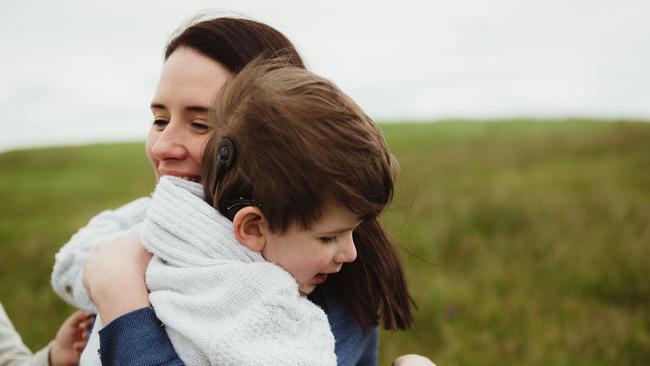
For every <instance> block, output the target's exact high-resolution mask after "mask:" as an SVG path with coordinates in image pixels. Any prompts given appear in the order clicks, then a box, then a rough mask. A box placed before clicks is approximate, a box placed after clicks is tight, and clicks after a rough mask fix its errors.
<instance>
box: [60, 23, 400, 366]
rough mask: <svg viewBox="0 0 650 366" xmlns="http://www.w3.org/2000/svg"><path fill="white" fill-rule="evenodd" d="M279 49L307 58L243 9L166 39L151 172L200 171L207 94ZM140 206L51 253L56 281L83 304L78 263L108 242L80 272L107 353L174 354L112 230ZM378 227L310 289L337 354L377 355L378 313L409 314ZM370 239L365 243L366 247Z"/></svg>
mask: <svg viewBox="0 0 650 366" xmlns="http://www.w3.org/2000/svg"><path fill="white" fill-rule="evenodd" d="M279 53H281V54H283V55H284V56H287V57H289V58H290V59H291V60H292V63H293V64H294V65H296V66H298V67H304V65H303V63H302V60H301V58H300V56H299V55H298V54H297V53H296V51H295V49H294V47H293V45H292V44H291V43H290V42H289V41H288V40H287V39H286V37H284V36H283V35H282V34H281V33H279V32H278V31H276V30H274V29H273V28H271V27H269V26H267V25H264V24H261V23H257V22H254V21H250V20H243V19H231V18H219V19H212V20H207V21H203V22H200V23H197V24H194V25H192V26H190V27H188V28H187V29H185V30H184V31H183V32H182V33H180V34H179V35H178V36H176V37H175V38H174V39H172V41H171V42H170V43H169V45H168V46H167V49H166V52H165V64H164V67H163V71H162V75H161V78H160V81H159V84H158V87H157V89H156V92H155V95H154V98H153V102H152V105H151V110H152V113H153V115H154V123H153V126H152V128H151V131H150V133H149V137H148V139H147V156H148V158H149V159H150V161H151V162H152V165H153V167H154V172H155V174H156V178H157V179H158V178H159V177H160V176H162V175H174V176H180V177H184V178H186V179H190V180H197V179H198V177H199V175H200V171H201V162H202V155H203V149H204V147H205V143H206V141H207V138H208V136H209V135H210V130H211V126H210V125H208V123H207V122H206V121H207V114H208V106H209V105H210V101H211V99H212V98H213V97H214V96H215V95H216V93H217V92H218V90H219V89H220V88H221V86H223V84H224V82H225V81H226V80H227V79H228V78H229V77H230V76H231V75H233V74H235V73H237V72H238V71H240V70H241V69H242V68H243V67H244V66H245V65H246V64H247V63H248V62H250V61H251V60H252V59H254V58H255V57H257V56H260V55H269V56H271V55H277V54H279ZM146 207H147V202H146V199H145V200H142V199H141V200H140V201H135V202H133V203H131V204H129V205H126V206H125V207H123V208H120V209H118V210H116V211H114V212H105V213H103V214H101V215H100V216H98V217H96V218H95V219H93V220H92V221H91V222H90V224H89V225H88V226H87V227H86V228H84V229H82V230H81V231H80V232H79V233H78V234H77V235H75V236H74V237H73V238H72V240H71V241H70V243H68V244H66V246H65V247H64V248H63V249H62V250H61V251H60V252H59V254H57V261H56V262H57V263H56V264H55V270H54V273H53V284H54V287H55V290H56V291H57V292H58V293H59V294H60V295H61V296H62V297H64V298H65V299H66V300H68V301H69V302H72V303H73V304H76V305H78V304H80V303H81V304H85V302H84V298H85V297H86V296H85V293H84V292H83V290H81V291H80V290H79V287H80V283H81V274H82V271H81V270H80V267H81V266H82V265H83V263H84V262H85V260H86V258H87V256H88V254H89V253H90V252H91V251H92V250H93V248H94V247H95V246H96V244H97V243H98V242H101V241H109V242H110V243H109V244H107V245H102V246H100V247H99V248H98V249H97V250H96V253H95V254H94V255H93V257H91V259H90V260H89V262H88V265H87V266H86V270H85V274H84V276H85V284H86V286H87V289H88V292H89V295H90V297H92V299H93V302H94V303H95V304H96V305H97V310H98V311H99V314H100V316H101V318H102V321H103V323H104V324H109V323H110V324H109V326H107V327H106V328H104V330H102V332H101V333H100V337H101V348H100V349H101V354H102V360H103V362H104V363H112V362H118V363H128V364H144V363H152V361H153V362H155V363H164V362H170V363H177V362H180V361H179V360H178V357H177V355H176V354H175V352H174V351H173V348H172V347H171V344H170V343H169V339H168V338H167V336H166V334H165V332H164V331H161V329H162V328H161V327H159V326H158V324H159V322H158V321H157V319H156V318H155V314H154V313H153V310H152V309H150V308H149V307H148V304H149V302H148V297H147V291H146V287H145V285H144V271H145V269H146V263H147V259H148V254H147V253H146V252H145V251H144V250H143V249H141V247H140V246H139V244H138V243H137V240H136V239H134V238H133V237H128V236H127V237H123V238H118V239H116V237H117V236H119V235H125V234H128V233H132V232H133V230H134V227H135V226H136V225H137V224H138V223H139V222H141V220H142V218H143V215H144V212H145V211H146ZM378 228H379V226H378V223H377V222H376V221H370V222H368V223H365V224H364V225H362V227H360V228H359V229H358V230H357V231H356V232H355V242H356V243H357V250H358V252H359V255H358V256H359V259H358V260H357V261H356V262H354V263H353V264H350V265H348V266H344V270H343V271H341V273H340V274H339V275H338V276H336V277H334V278H332V281H328V282H330V283H327V286H326V287H324V288H320V289H318V291H315V293H314V295H313V296H312V297H311V299H312V301H314V302H316V303H317V304H319V305H321V306H322V307H323V308H324V310H325V311H326V313H327V315H328V320H329V322H330V325H331V327H332V333H333V334H334V337H335V339H336V354H337V359H338V361H339V364H376V362H377V342H378V340H377V338H378V337H377V329H376V326H377V325H378V323H379V318H380V317H381V318H382V323H383V325H384V327H386V328H388V329H394V330H396V329H405V328H408V327H409V326H410V324H411V322H412V317H411V314H410V308H411V305H412V300H411V298H410V296H409V294H408V291H407V289H406V286H405V283H404V280H403V275H402V271H401V267H400V264H399V261H398V259H397V256H396V254H395V252H394V250H393V248H392V247H390V246H387V244H386V243H388V241H381V240H380V241H373V242H372V243H370V242H368V240H365V238H366V237H372V236H371V235H369V233H375V232H377V231H378V230H379V229H378ZM370 245H372V246H373V250H372V251H370V250H364V248H367V247H368V246H370ZM79 253H82V254H81V255H80V254H79ZM373 253H379V254H381V255H379V254H373ZM125 256H126V257H125ZM385 258H388V259H385ZM359 273H361V274H363V275H364V276H365V277H366V278H367V279H368V280H367V281H365V283H360V282H359V281H350V280H349V279H350V278H357V277H359V276H358V275H357V274H359ZM89 304H90V303H89ZM78 306H79V305H78ZM90 306H92V304H90ZM150 342H153V343H150ZM152 345H153V346H152ZM152 347H153V348H152ZM127 351H128V352H127ZM125 357H126V358H125ZM152 358H155V360H152Z"/></svg>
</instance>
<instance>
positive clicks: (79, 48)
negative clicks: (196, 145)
mask: <svg viewBox="0 0 650 366" xmlns="http://www.w3.org/2000/svg"><path fill="white" fill-rule="evenodd" d="M206 11H210V12H215V11H216V12H217V14H230V15H232V14H233V13H234V14H241V15H245V16H247V17H250V18H252V19H255V20H260V21H263V22H266V23H269V24H270V25H272V26H274V27H276V28H277V29H279V30H280V31H282V32H283V33H285V34H286V35H287V36H288V37H289V38H290V39H291V40H292V41H293V42H294V43H295V44H296V46H297V47H298V50H299V51H300V52H301V53H302V54H303V55H304V58H305V60H306V62H307V65H308V67H310V68H311V69H312V70H313V71H315V72H317V73H319V74H321V75H324V76H326V77H328V78H330V79H332V80H333V81H334V82H336V83H337V84H338V85H339V86H340V87H341V88H342V89H343V90H344V91H346V92H347V93H348V94H350V95H351V96H352V97H353V98H355V99H356V100H357V102H358V103H359V104H360V105H361V106H362V107H363V108H364V109H365V110H366V112H367V113H368V114H369V115H371V116H372V117H374V118H375V119H377V120H379V121H399V120H433V119H440V118H450V117H460V118H501V117H516V116H530V117H540V118H546V117H563V116H588V117H602V118H618V117H623V118H643V119H650V21H648V19H650V1H645V0H638V1H635V0H618V1H616V0H545V1H529V0H489V1H488V0H454V1H414V0H401V1H377V0H375V1H352V0H347V1H344V0H329V1H280V0H276V1H261V0H236V1H230V0H228V1H182V2H181V1H160V0H158V1H110V2H109V1H102V2H99V1H72V0H62V1H45V0H42V1H33V0H21V1H17V0H14V1H7V2H4V3H3V6H2V11H1V12H0V112H1V113H2V118H0V150H3V149H8V148H12V147H18V146H34V145H51V144H61V143H86V142H93V141H100V140H111V141H114V140H125V139H127V140H134V139H143V138H144V136H145V134H146V131H147V130H148V127H149V125H150V122H151V115H150V112H149V108H148V105H149V102H150V99H151V96H152V93H153V90H154V88H155V85H156V82H157V78H158V74H159V73H160V70H161V66H162V50H163V47H164V46H165V44H166V42H167V41H168V40H169V37H170V35H171V34H172V33H173V32H174V30H176V29H177V28H178V27H179V26H181V25H182V24H184V23H186V22H187V21H189V20H190V19H191V18H192V17H193V16H195V15H197V14H200V13H202V12H206Z"/></svg>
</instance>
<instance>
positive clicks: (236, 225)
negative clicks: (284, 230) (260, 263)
mask: <svg viewBox="0 0 650 366" xmlns="http://www.w3.org/2000/svg"><path fill="white" fill-rule="evenodd" d="M232 223H233V230H234V232H235V238H237V240H238V241H239V242H240V243H242V244H244V245H245V246H246V247H247V248H248V249H250V250H252V251H254V252H261V251H262V249H264V245H265V244H266V235H265V233H266V231H267V230H266V225H267V222H266V219H265V218H264V214H263V213H262V210H260V208H259V207H255V206H246V207H244V208H242V209H240V210H239V211H237V213H236V214H235V217H233V219H232Z"/></svg>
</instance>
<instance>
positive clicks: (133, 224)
mask: <svg viewBox="0 0 650 366" xmlns="http://www.w3.org/2000/svg"><path fill="white" fill-rule="evenodd" d="M150 201H151V199H150V198H149V197H143V198H139V199H137V200H135V201H132V202H129V203H128V204H126V205H124V206H122V207H120V208H118V209H116V210H107V211H103V212H101V213H100V214H98V215H97V216H95V217H93V218H92V220H90V222H89V223H88V225H86V227H84V228H82V229H81V230H79V231H78V232H77V233H76V234H74V235H73V236H72V238H70V241H68V242H67V243H66V244H65V245H63V247H61V249H60V250H59V251H58V253H56V256H55V257H54V268H53V270H52V288H53V289H54V292H56V293H57V294H58V295H59V296H60V297H61V298H62V299H64V300H65V301H66V302H68V303H69V304H71V305H74V306H75V307H77V308H79V309H83V310H85V311H89V312H91V313H95V312H97V309H96V308H95V304H93V303H92V301H90V299H89V298H88V294H86V290H85V289H84V287H83V284H82V282H81V279H82V277H83V267H84V263H85V262H86V259H87V258H88V256H89V255H90V254H91V253H92V252H93V250H94V249H95V246H97V244H99V243H102V242H108V241H110V240H112V239H115V238H117V237H119V236H125V235H133V234H134V233H135V232H136V231H137V230H138V229H137V228H138V225H139V224H141V223H142V221H143V220H144V218H145V214H146V211H147V208H148V207H149V202H150Z"/></svg>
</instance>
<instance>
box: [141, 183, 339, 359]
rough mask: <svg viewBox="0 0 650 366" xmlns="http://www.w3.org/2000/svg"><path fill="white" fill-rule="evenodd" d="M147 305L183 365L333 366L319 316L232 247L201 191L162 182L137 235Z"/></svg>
mask: <svg viewBox="0 0 650 366" xmlns="http://www.w3.org/2000/svg"><path fill="white" fill-rule="evenodd" d="M141 239H142V242H143V244H144V245H145V247H147V249H148V250H149V251H151V252H152V253H154V257H153V259H152V261H151V263H150V264H149V267H148V269H147V276H146V277H147V287H148V288H149V290H150V291H151V293H150V295H149V299H150V301H151V304H152V305H153V307H154V309H155V310H156V315H157V316H158V318H159V319H160V320H161V321H162V323H163V324H164V325H165V329H166V330H167V334H169V337H170V339H171V341H172V343H173V345H174V349H175V350H176V352H177V353H178V355H179V356H180V357H181V359H182V360H183V362H185V363H186V364H188V365H208V364H211V365H335V364H336V356H335V354H334V337H333V335H332V333H331V331H330V328H329V323H328V321H327V316H326V315H325V313H324V312H323V311H322V310H321V309H320V308H319V307H318V306H316V305H314V304H313V303H311V302H310V301H309V300H308V299H306V298H305V297H301V296H300V294H299V292H298V285H297V283H296V281H295V280H294V278H293V277H292V276H291V275H290V274H289V273H288V272H286V271H284V270H283V269H282V268H280V267H279V266H277V265H275V264H272V263H269V262H266V261H265V260H264V258H263V257H262V256H261V254H260V253H258V252H253V251H251V250H249V249H248V248H246V247H245V246H244V245H242V244H241V243H239V242H238V241H237V240H236V239H235V237H234V234H233V227H232V222H231V221H230V220H228V219H227V218H225V217H223V216H222V215H221V214H220V213H219V212H218V211H217V210H215V209H214V208H213V207H211V206H209V205H208V204H207V203H205V201H203V188H202V186H201V185H200V184H197V183H193V182H188V181H184V180H182V179H179V178H174V177H163V178H161V179H160V182H159V184H158V186H157V187H156V190H155V192H154V194H153V200H152V202H151V206H150V208H149V210H148V212H147V219H146V221H145V225H144V227H143V229H142V232H141Z"/></svg>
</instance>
